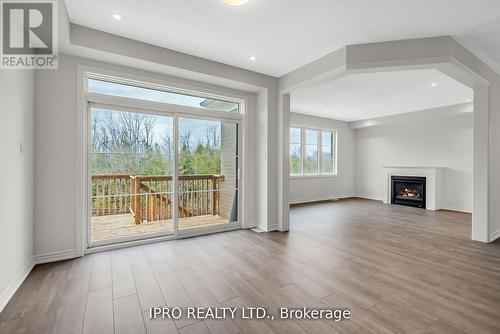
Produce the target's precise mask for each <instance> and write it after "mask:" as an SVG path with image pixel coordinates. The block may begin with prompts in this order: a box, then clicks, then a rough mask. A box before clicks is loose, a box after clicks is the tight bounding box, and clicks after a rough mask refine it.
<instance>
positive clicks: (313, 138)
mask: <svg viewBox="0 0 500 334" xmlns="http://www.w3.org/2000/svg"><path fill="white" fill-rule="evenodd" d="M306 145H318V131H315V130H309V129H306Z"/></svg>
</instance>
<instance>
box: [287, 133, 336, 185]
mask: <svg viewBox="0 0 500 334" xmlns="http://www.w3.org/2000/svg"><path fill="white" fill-rule="evenodd" d="M335 139H336V136H335V131H326V130H318V129H308V128H297V127H292V128H290V175H292V176H298V175H328V174H330V175H332V174H335V173H336V168H335V167H336V166H335V163H336V161H335Z"/></svg>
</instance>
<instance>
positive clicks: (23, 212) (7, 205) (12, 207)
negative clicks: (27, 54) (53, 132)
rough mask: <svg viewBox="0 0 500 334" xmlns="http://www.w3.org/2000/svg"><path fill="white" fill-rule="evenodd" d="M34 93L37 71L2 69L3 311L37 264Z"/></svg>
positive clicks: (0, 297)
mask: <svg viewBox="0 0 500 334" xmlns="http://www.w3.org/2000/svg"><path fill="white" fill-rule="evenodd" d="M33 97H34V72H33V71H26V70H0V101H1V115H2V120H1V121H0V159H1V162H0V184H1V187H2V191H1V192H0V212H2V219H0V225H1V226H0V231H1V232H0V263H1V267H0V310H1V309H2V308H3V306H4V305H3V304H4V303H5V302H6V301H7V299H8V298H9V297H10V294H11V293H12V292H13V289H15V288H17V286H16V283H19V281H18V279H22V278H24V277H23V276H24V275H23V274H26V271H27V270H29V269H31V265H32V263H33V199H34V197H33V169H34V166H33V154H34V153H33V99H34V98H33ZM21 142H22V146H23V152H21V150H20V143H21Z"/></svg>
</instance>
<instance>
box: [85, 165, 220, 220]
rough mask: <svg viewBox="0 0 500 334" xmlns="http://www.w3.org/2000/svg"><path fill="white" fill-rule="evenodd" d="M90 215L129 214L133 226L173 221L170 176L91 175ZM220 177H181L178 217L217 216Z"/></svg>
mask: <svg viewBox="0 0 500 334" xmlns="http://www.w3.org/2000/svg"><path fill="white" fill-rule="evenodd" d="M91 180H92V189H91V190H92V203H91V205H92V215H93V216H109V215H117V214H127V213H131V214H132V215H133V216H134V219H135V223H136V224H140V223H141V222H143V221H157V220H167V219H172V217H173V214H174V210H173V182H172V176H165V175H130V174H109V175H103V174H98V175H92V177H91ZM222 181H224V176H223V175H180V176H179V182H178V187H179V190H178V192H179V199H178V215H179V217H180V218H185V217H194V216H200V215H217V214H219V211H220V203H221V199H220V191H219V190H220V183H221V182H222Z"/></svg>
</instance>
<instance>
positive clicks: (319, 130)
mask: <svg viewBox="0 0 500 334" xmlns="http://www.w3.org/2000/svg"><path fill="white" fill-rule="evenodd" d="M291 128H294V129H299V130H300V141H301V143H300V151H301V152H300V153H301V157H300V174H292V173H291V172H290V175H289V177H290V178H292V179H294V178H296V179H301V178H316V177H334V176H337V145H338V139H337V130H335V129H326V128H315V127H310V126H300V125H293V124H292V125H290V127H289V130H288V131H289V133H290V129H291ZM306 130H311V131H316V132H317V137H318V138H317V152H318V158H317V159H318V168H317V170H316V173H305V172H304V161H305V156H306V146H307V145H306ZM322 132H330V133H331V134H332V140H333V143H332V148H333V161H332V163H333V168H332V172H331V173H322V172H321V166H322V162H323V154H322V153H323V143H322V141H323V138H322V135H321V133H322ZM289 146H290V144H289ZM288 151H289V152H290V147H289V148H288ZM288 164H290V153H288Z"/></svg>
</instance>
